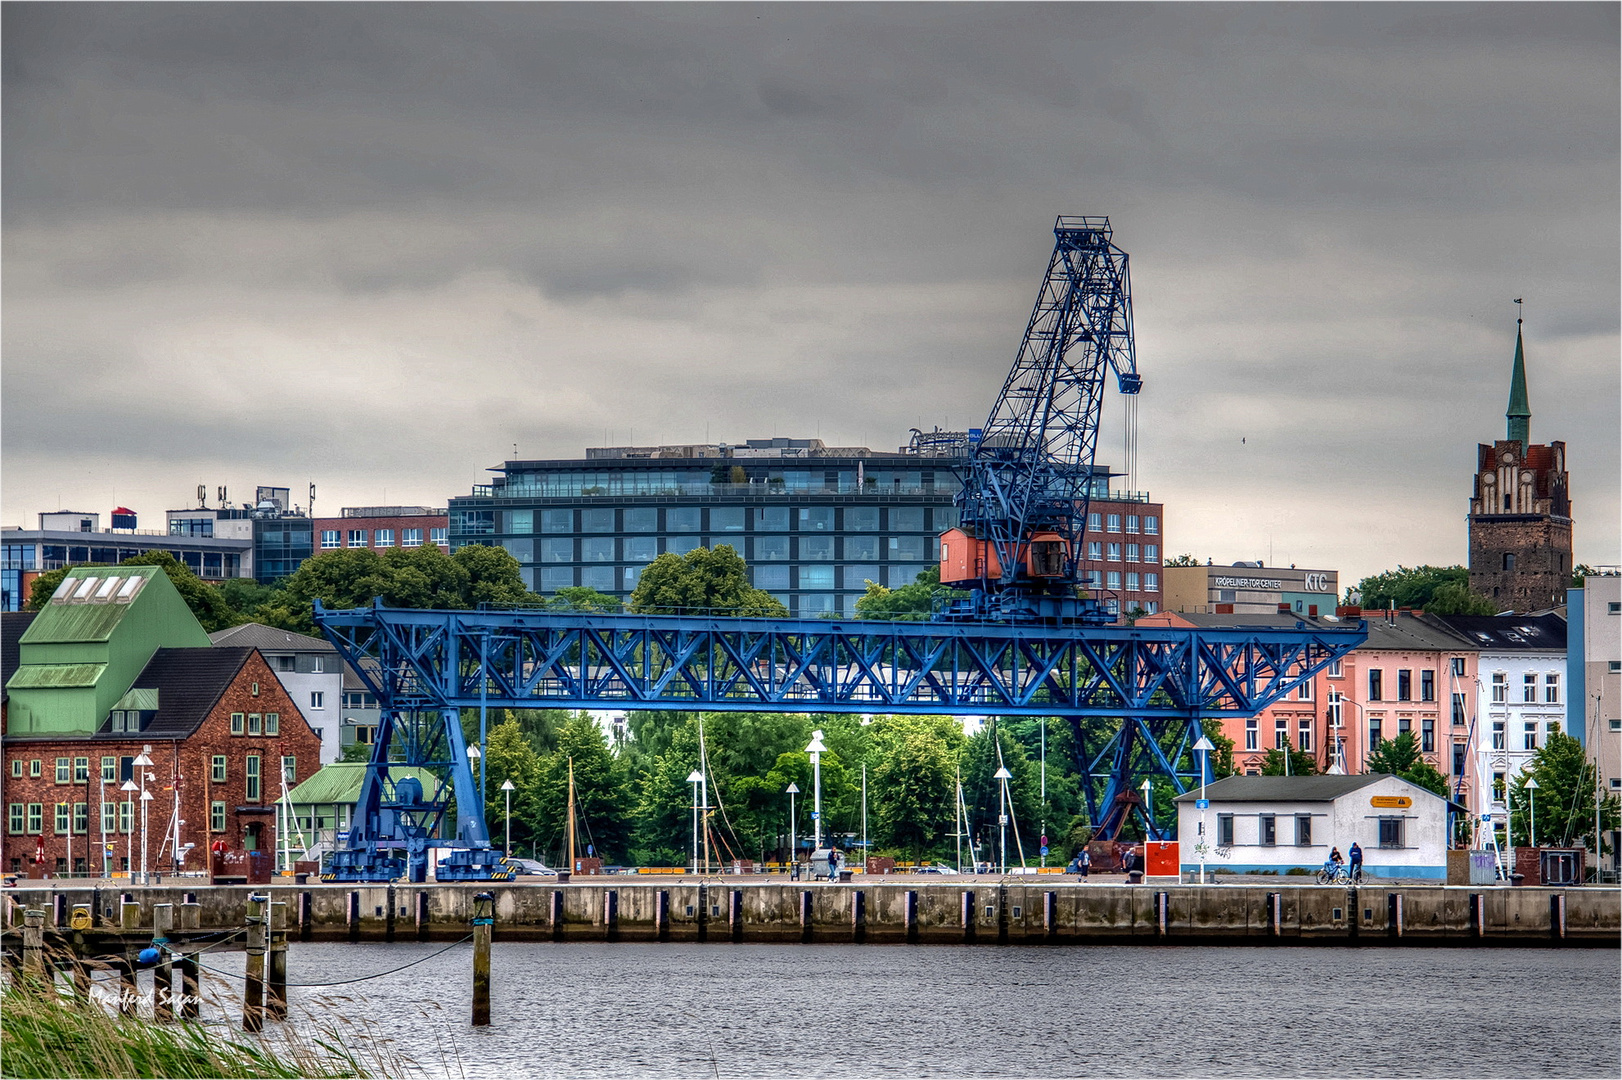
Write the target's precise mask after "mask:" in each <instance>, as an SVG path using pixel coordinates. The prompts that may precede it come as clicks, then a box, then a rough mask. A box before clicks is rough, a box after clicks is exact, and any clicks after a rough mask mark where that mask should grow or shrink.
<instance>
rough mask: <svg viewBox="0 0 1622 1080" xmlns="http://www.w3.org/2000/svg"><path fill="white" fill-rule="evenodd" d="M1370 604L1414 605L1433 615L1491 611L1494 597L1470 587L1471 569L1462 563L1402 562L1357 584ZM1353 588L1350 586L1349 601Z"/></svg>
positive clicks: (1369, 605)
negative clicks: (1425, 564) (1448, 564)
mask: <svg viewBox="0 0 1622 1080" xmlns="http://www.w3.org/2000/svg"><path fill="white" fill-rule="evenodd" d="M1357 593H1358V595H1359V596H1360V597H1361V600H1360V601H1359V602H1360V603H1361V604H1362V605H1363V606H1364V607H1366V608H1385V607H1394V608H1411V609H1415V610H1424V611H1427V612H1429V613H1430V614H1432V615H1491V614H1493V613H1495V612H1496V611H1497V610H1498V609H1497V607H1496V606H1495V605H1494V604H1493V602H1492V601H1491V600H1488V599H1487V598H1486V597H1484V596H1481V595H1479V594H1477V593H1473V592H1471V591H1470V571H1469V570H1467V569H1465V568H1464V567H1462V566H1413V567H1409V566H1398V567H1397V568H1396V569H1395V570H1387V571H1385V572H1384V573H1380V574H1375V575H1373V576H1372V577H1366V578H1364V579H1363V580H1362V581H1360V582H1358V584H1357ZM1350 595H1351V590H1347V596H1348V601H1349V599H1350Z"/></svg>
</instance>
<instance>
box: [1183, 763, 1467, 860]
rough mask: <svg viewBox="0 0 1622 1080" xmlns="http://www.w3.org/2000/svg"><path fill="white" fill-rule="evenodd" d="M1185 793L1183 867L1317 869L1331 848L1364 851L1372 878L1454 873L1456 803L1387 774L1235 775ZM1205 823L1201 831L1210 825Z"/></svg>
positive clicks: (1364, 857)
mask: <svg viewBox="0 0 1622 1080" xmlns="http://www.w3.org/2000/svg"><path fill="white" fill-rule="evenodd" d="M1199 798H1200V792H1199V789H1197V788H1196V789H1194V790H1192V791H1190V792H1188V793H1187V794H1185V795H1179V796H1178V797H1177V836H1178V838H1179V840H1181V841H1182V843H1181V845H1180V846H1181V854H1182V867H1183V869H1184V870H1197V869H1199V865H1200V844H1201V838H1202V837H1203V838H1204V847H1205V858H1204V862H1205V867H1206V870H1207V871H1211V870H1228V871H1230V872H1232V873H1236V874H1243V873H1257V872H1269V871H1270V872H1273V873H1279V874H1282V873H1286V872H1288V871H1289V870H1291V869H1295V868H1299V869H1302V870H1307V871H1316V870H1317V869H1318V868H1319V867H1320V866H1322V865H1323V864H1324V862H1325V861H1326V860H1327V859H1328V858H1329V850H1330V848H1332V847H1335V848H1339V849H1340V853H1341V855H1342V857H1347V852H1348V851H1350V850H1351V846H1352V844H1353V843H1354V842H1355V843H1357V844H1359V845H1360V846H1361V847H1362V849H1363V876H1364V877H1365V878H1430V879H1435V880H1437V881H1445V880H1446V879H1447V811H1448V800H1446V799H1444V798H1442V797H1441V796H1440V795H1437V794H1435V793H1433V792H1430V791H1426V790H1425V789H1424V788H1422V787H1419V786H1418V785H1417V784H1411V783H1409V782H1408V781H1406V780H1403V779H1400V778H1399V777H1395V776H1389V775H1386V774H1383V773H1371V774H1368V775H1364V776H1228V777H1224V778H1223V779H1221V780H1217V781H1215V782H1213V783H1210V784H1207V785H1206V787H1205V798H1206V801H1207V802H1208V803H1209V806H1207V807H1206V808H1204V809H1201V808H1200V807H1199V805H1198V800H1199ZM1202 826H1203V827H1202Z"/></svg>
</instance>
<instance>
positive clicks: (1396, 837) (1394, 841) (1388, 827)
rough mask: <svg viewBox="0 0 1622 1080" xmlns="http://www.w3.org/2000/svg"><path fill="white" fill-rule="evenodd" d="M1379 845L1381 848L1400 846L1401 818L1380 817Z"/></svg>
mask: <svg viewBox="0 0 1622 1080" xmlns="http://www.w3.org/2000/svg"><path fill="white" fill-rule="evenodd" d="M1380 846H1381V847H1383V848H1400V847H1402V818H1400V817H1383V818H1381V819H1380Z"/></svg>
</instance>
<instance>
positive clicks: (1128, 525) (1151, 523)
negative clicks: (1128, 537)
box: [1087, 513, 1160, 536]
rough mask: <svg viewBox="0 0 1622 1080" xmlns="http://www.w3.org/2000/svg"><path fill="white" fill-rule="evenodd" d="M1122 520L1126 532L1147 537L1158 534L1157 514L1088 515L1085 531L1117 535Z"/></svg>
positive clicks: (1158, 522)
mask: <svg viewBox="0 0 1622 1080" xmlns="http://www.w3.org/2000/svg"><path fill="white" fill-rule="evenodd" d="M1123 519H1124V523H1125V531H1126V532H1129V533H1139V532H1141V533H1144V534H1146V535H1149V536H1157V535H1159V533H1160V516H1159V515H1158V514H1143V515H1141V516H1140V515H1138V514H1125V515H1122V514H1106V513H1094V514H1088V515H1087V531H1088V532H1100V531H1102V532H1112V533H1118V532H1121V531H1122V528H1123Z"/></svg>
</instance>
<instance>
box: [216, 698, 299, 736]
mask: <svg viewBox="0 0 1622 1080" xmlns="http://www.w3.org/2000/svg"><path fill="white" fill-rule="evenodd" d="M319 696H320V693H319V692H317V693H314V694H311V695H310V698H311V704H312V705H314V704H315V699H316V698H317V697H319ZM316 707H317V708H319V707H320V706H319V705H317V706H316ZM281 733H282V714H281V713H273V712H268V713H264V714H260V713H256V712H251V713H239V712H234V713H232V714H231V734H233V735H242V734H248V735H280V734H281Z"/></svg>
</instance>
